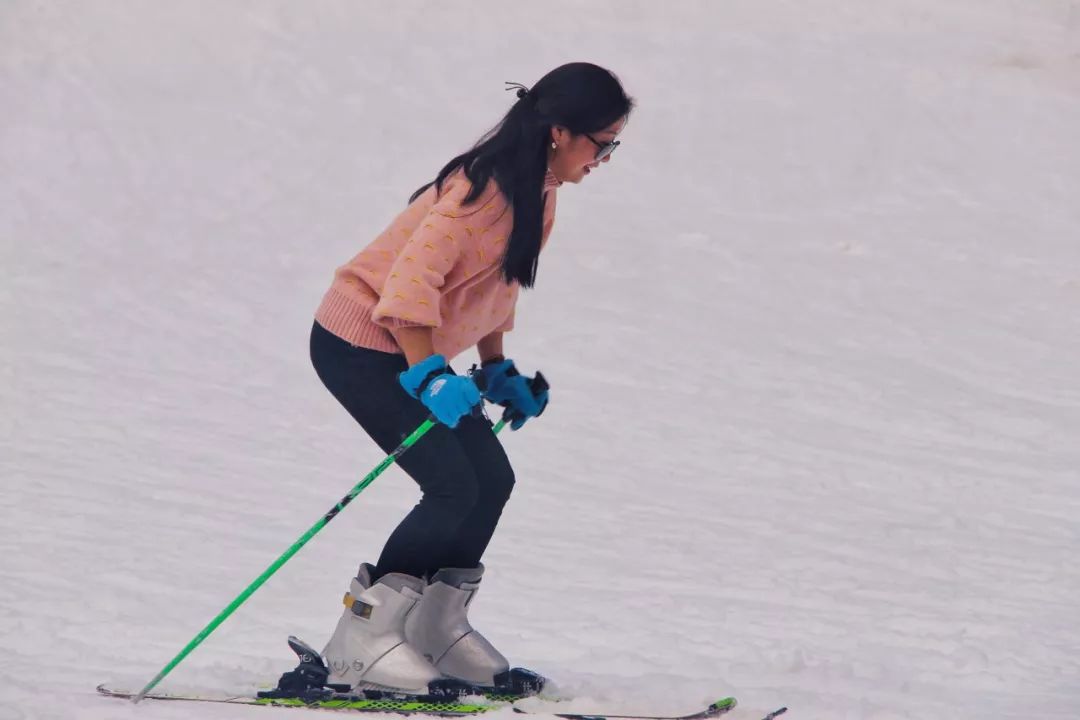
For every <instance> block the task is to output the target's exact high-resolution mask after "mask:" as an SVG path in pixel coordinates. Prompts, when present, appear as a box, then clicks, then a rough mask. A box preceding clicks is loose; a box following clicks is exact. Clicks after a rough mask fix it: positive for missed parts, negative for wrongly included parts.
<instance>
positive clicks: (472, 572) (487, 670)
mask: <svg viewBox="0 0 1080 720" xmlns="http://www.w3.org/2000/svg"><path fill="white" fill-rule="evenodd" d="M483 576H484V566H483V565H480V566H479V567H476V568H471V569H460V568H444V569H442V570H439V571H438V572H437V573H435V575H434V577H432V578H431V583H430V584H429V585H428V586H427V587H426V588H424V593H423V597H422V598H421V600H420V602H419V603H418V604H417V606H416V609H415V610H414V611H413V612H411V613H410V614H409V616H408V618H406V620H405V638H406V640H407V641H408V643H409V645H411V646H412V647H414V648H416V649H417V650H418V651H419V652H421V653H423V655H424V657H426V658H427V659H428V661H429V662H431V664H432V665H434V666H435V668H436V669H438V670H439V672H441V673H443V674H444V675H447V676H449V677H452V678H457V679H459V680H464V681H466V682H469V683H472V684H475V685H479V686H481V687H484V688H491V687H494V686H496V684H499V685H502V684H503V683H504V682H505V681H506V676H505V675H503V678H500V679H499V681H498V682H497V680H496V676H498V675H500V674H505V673H506V672H507V671H508V670H509V669H510V664H509V663H508V662H507V661H506V658H505V657H503V655H502V653H500V652H499V651H498V650H496V649H495V647H494V646H493V645H492V644H491V643H490V642H488V640H487V638H485V637H484V636H483V635H481V634H480V633H479V632H477V631H476V630H474V629H473V627H472V625H470V624H469V618H468V611H469V605H471V604H472V601H473V598H474V597H475V596H476V592H477V589H478V588H479V587H480V579H481V578H482V577H483Z"/></svg>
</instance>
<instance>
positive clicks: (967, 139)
mask: <svg viewBox="0 0 1080 720" xmlns="http://www.w3.org/2000/svg"><path fill="white" fill-rule="evenodd" d="M580 59H587V60H591V61H594V62H598V63H601V64H604V65H606V66H608V67H611V68H612V69H613V70H614V71H615V72H616V73H618V74H619V76H620V77H621V78H622V80H623V81H624V83H625V84H626V86H627V88H628V90H629V92H630V93H631V94H632V95H634V96H635V97H636V98H637V99H638V100H639V103H640V110H639V111H638V112H637V114H636V115H635V116H634V117H633V119H632V121H631V123H630V125H629V127H628V128H627V130H626V132H625V134H624V145H623V147H621V148H620V150H619V151H618V153H617V154H616V155H615V157H614V159H613V160H612V162H611V163H609V164H607V165H604V166H603V167H602V168H601V170H600V172H598V173H596V174H594V175H593V176H591V177H589V178H588V179H587V180H586V181H585V182H584V183H583V184H582V185H581V186H564V188H562V189H561V190H560V197H559V216H558V219H557V222H556V228H555V231H554V234H553V236H552V242H551V244H550V246H549V250H548V251H547V252H546V254H545V256H544V258H543V260H542V264H541V273H540V279H539V284H538V288H537V289H536V291H535V292H532V293H528V294H526V295H525V296H524V298H523V300H522V304H521V306H520V308H519V321H518V329H517V330H516V331H515V332H514V333H513V335H512V336H511V337H510V338H509V342H508V344H509V350H510V351H511V352H512V354H513V355H514V356H515V357H516V358H518V360H519V363H520V365H521V366H522V367H523V368H526V369H530V370H531V369H534V368H542V369H543V370H544V373H545V375H547V376H548V377H549V379H550V380H551V382H552V385H553V387H554V390H553V400H552V405H551V408H550V409H549V411H548V412H547V413H545V415H544V417H543V418H542V419H540V420H539V421H537V422H535V423H531V424H530V425H529V426H528V427H527V429H526V431H522V432H520V433H514V434H512V435H511V434H509V433H508V434H507V437H506V438H505V443H506V445H507V447H508V451H509V452H510V454H511V457H512V459H513V460H514V462H515V466H516V468H517V473H518V484H517V489H516V493H515V497H514V498H513V499H512V500H511V505H510V506H509V507H508V509H507V512H506V513H505V514H504V520H503V524H502V526H501V528H500V531H499V533H498V534H497V535H496V538H495V540H494V542H493V544H492V546H491V549H490V551H489V554H488V556H487V558H486V561H487V563H488V566H489V575H488V578H487V579H486V580H485V588H484V592H483V594H482V596H481V597H480V599H479V600H478V602H477V604H476V606H475V611H474V620H475V622H476V624H477V625H478V626H479V627H481V628H482V629H483V630H484V631H485V633H486V634H487V635H488V636H489V637H491V638H492V640H493V641H494V642H495V643H496V645H497V646H499V647H500V648H502V649H504V650H505V651H506V652H507V654H508V655H510V656H511V658H512V659H513V660H514V661H515V662H517V663H519V664H524V665H528V666H531V667H534V668H536V669H538V670H540V671H542V672H545V673H547V674H549V675H551V676H553V677H555V678H557V679H558V680H559V681H560V684H561V686H562V687H563V689H564V690H565V691H566V692H567V694H570V695H573V696H575V697H576V699H575V700H574V701H573V702H572V703H570V704H569V705H568V706H567V707H570V708H573V709H580V710H583V711H585V710H589V709H593V708H598V707H616V708H622V709H625V710H642V711H664V710H690V709H694V706H695V705H696V704H697V703H698V702H699V701H702V702H704V701H707V700H711V699H713V698H714V697H716V696H719V695H723V694H734V695H737V696H738V697H739V698H740V700H741V703H742V707H741V708H740V709H739V711H738V713H737V714H736V715H735V717H737V718H746V719H752V718H755V717H757V716H758V715H760V714H761V713H762V712H764V711H767V710H769V709H772V708H774V707H776V706H778V705H782V704H786V705H789V706H790V707H791V708H792V710H791V713H790V715H789V717H791V718H792V719H793V720H796V719H798V720H826V719H828V720H898V719H900V718H919V719H920V720H923V719H937V718H941V719H943V720H944V719H946V718H948V719H950V720H953V719H958V718H979V720H987V719H991V718H993V719H1001V720H1006V719H1012V718H1015V719H1020V718H1024V719H1025V720H1027V719H1028V718H1040V720H1058V719H1064V718H1073V717H1075V716H1076V714H1077V711H1076V709H1075V708H1076V707H1077V706H1078V705H1080V612H1078V609H1077V597H1078V596H1080V571H1078V569H1077V564H1076V557H1077V553H1078V551H1080V528H1078V525H1080V521H1078V518H1080V477H1078V475H1080V474H1078V471H1077V468H1078V467H1080V361H1078V360H1077V358H1078V356H1080V203H1078V202H1077V199H1078V198H1080V142H1078V138H1080V135H1078V134H1077V128H1080V2H1076V1H1075V0H1023V1H1021V0H948V1H943V0H936V1H931V0H908V1H901V0H873V1H872V2H863V3H854V2H841V1H840V0H800V1H799V2H794V1H785V0H774V1H770V2H760V1H754V0H728V1H725V2H681V3H678V4H674V5H671V6H662V5H661V4H660V3H645V2H604V3H600V2H594V3H574V2H552V3H544V4H543V5H542V6H540V5H536V6H530V9H528V10H526V9H525V5H524V4H523V3H515V4H510V3H497V2H484V3H473V4H469V5H464V4H452V3H433V2H424V3H420V2H408V3H361V2H345V1H344V0H342V1H340V2H329V1H328V0H316V1H314V2H306V3H284V2H255V1H254V0H234V1H231V2H227V3H219V2H210V1H209V0H197V1H194V2H184V3H164V2H159V3H140V2H134V1H120V0H103V1H102V2H97V3H79V2H73V1H70V0H69V1H68V2H53V3H43V2H31V1H30V0H8V1H7V2H5V3H3V6H2V7H0V106H2V107H3V108H4V110H3V113H2V114H0V249H2V253H3V255H2V262H3V265H4V267H5V273H4V280H3V284H2V285H0V317H2V321H0V377H2V378H3V382H2V384H0V401H2V403H3V416H2V417H3V426H2V430H3V432H2V433H0V477H2V487H0V507H2V511H3V516H2V522H0V528H2V529H0V647H2V648H3V652H0V720H8V719H10V718H39V717H40V718H95V719H96V718H111V719H121V720H123V719H126V718H135V717H140V718H153V719H158V720H167V719H171V718H182V717H191V716H193V715H197V716H199V717H208V718H241V717H248V716H250V717H256V716H259V717H264V718H271V717H273V716H275V714H276V715H278V716H280V715H281V713H284V712H289V711H285V710H265V709H243V708H228V707H224V708H221V707H200V708H198V709H197V712H195V711H193V710H192V709H191V708H184V707H178V706H175V705H160V704H159V705H151V704H143V705H140V706H138V707H132V706H130V705H125V704H122V703H117V702H115V701H113V702H110V701H108V700H106V699H102V698H98V697H96V696H94V695H93V687H94V685H95V684H97V683H98V682H102V681H110V682H113V683H115V684H118V685H125V686H129V687H138V686H141V684H142V683H145V682H146V681H147V680H149V679H150V678H151V677H152V676H153V675H154V674H155V673H156V672H157V671H158V670H159V669H160V668H161V667H162V666H163V665H164V664H165V662H167V661H168V660H169V658H171V657H172V656H173V655H174V654H175V653H176V652H177V651H178V650H179V649H180V648H181V647H182V646H183V645H184V644H185V643H186V642H187V641H188V640H189V639H190V638H191V637H192V636H193V635H194V634H195V633H196V632H197V631H198V630H199V629H201V628H202V627H203V625H205V623H206V622H207V621H209V620H210V619H211V618H212V617H213V616H214V615H215V614H216V613H217V612H218V611H219V610H220V609H221V608H223V607H224V606H225V605H226V604H227V603H228V602H229V601H230V600H231V599H232V598H233V597H234V596H235V595H236V594H237V593H239V592H240V590H242V589H243V588H244V587H245V586H246V585H247V583H248V582H249V581H250V580H251V579H253V578H254V577H255V576H256V575H257V574H258V573H259V572H260V571H261V570H262V569H263V568H265V567H266V565H268V564H269V563H270V561H271V560H273V559H274V558H275V557H276V556H277V555H278V554H279V553H280V552H281V551H283V550H284V549H285V548H286V547H287V546H288V545H289V544H290V543H291V542H292V541H293V540H294V539H295V538H296V537H298V536H299V535H300V534H301V533H302V532H303V531H304V530H305V529H306V528H307V527H308V526H309V525H310V524H311V523H312V522H314V521H315V520H316V519H317V518H318V517H319V516H320V515H321V514H322V513H323V512H325V511H326V510H327V509H328V508H329V507H330V506H331V505H332V504H333V503H334V502H335V501H336V499H337V498H338V497H340V496H341V495H342V494H343V493H344V492H345V491H346V490H347V489H348V488H349V487H350V486H351V485H352V484H353V483H354V482H356V481H357V480H358V479H359V478H360V477H361V476H363V475H364V474H365V473H366V472H367V471H368V470H369V469H370V468H371V467H372V466H374V465H375V464H376V463H377V462H378V461H379V460H380V456H379V454H378V453H377V451H376V449H375V447H374V445H373V444H372V443H370V442H369V441H368V440H367V439H366V437H364V436H363V435H362V433H361V432H360V431H359V429H358V428H356V427H354V426H353V425H352V423H351V420H349V418H348V417H347V416H346V414H345V413H344V412H343V411H342V410H341V409H340V408H339V407H338V406H337V405H336V403H335V402H334V400H333V399H332V398H331V397H330V396H329V395H328V394H327V393H326V391H325V390H324V389H323V388H322V386H321V385H320V384H319V383H318V380H317V378H316V377H315V375H314V373H313V371H312V370H311V368H310V366H309V364H308V360H307V356H306V353H307V349H306V344H307V333H308V330H309V327H310V323H311V314H312V312H313V311H314V308H315V307H316V305H317V304H318V301H319V299H320V297H321V295H322V293H323V291H324V289H325V287H326V286H327V284H328V283H329V281H330V278H331V274H332V271H333V269H334V267H335V266H336V265H338V264H339V263H341V262H342V261H344V260H345V259H347V258H348V257H350V256H351V255H352V254H353V253H354V252H355V251H356V250H357V249H358V248H359V247H361V246H362V245H363V244H364V243H366V242H367V241H368V240H369V239H370V238H371V237H373V235H374V234H375V233H377V232H378V231H379V230H380V229H381V228H382V227H383V226H384V225H385V223H386V222H388V221H389V219H390V218H392V217H393V215H394V214H395V213H396V212H397V211H398V210H399V209H400V208H401V207H402V206H403V204H404V202H405V200H406V198H407V196H408V195H409V194H410V193H411V192H412V191H413V190H414V189H415V188H416V187H418V186H419V185H421V184H422V183H424V182H426V181H427V180H429V179H430V178H431V177H433V175H434V173H435V172H436V170H437V169H438V168H439V167H440V166H441V165H442V164H443V163H444V162H445V161H446V160H447V159H449V158H450V157H451V156H452V155H454V154H456V153H458V152H460V151H461V150H462V149H464V148H465V147H467V146H468V145H470V144H471V143H472V142H473V141H474V140H475V139H476V138H477V137H478V136H479V135H480V134H481V133H482V132H483V131H484V130H486V129H487V128H488V127H490V126H491V124H493V123H494V122H495V121H496V120H497V119H498V117H499V116H500V115H501V113H502V112H503V111H504V110H505V109H506V107H507V106H508V104H509V103H510V102H511V101H512V98H511V96H510V95H509V94H508V93H505V92H503V90H502V88H503V82H504V81H516V82H524V83H527V84H529V83H533V82H535V81H536V80H537V79H538V78H539V77H540V76H541V75H542V74H543V73H544V72H546V71H547V70H550V69H551V68H553V67H555V66H556V65H558V64H561V63H563V62H567V61H571V60H580ZM472 357H473V356H471V355H469V356H467V357H463V358H461V359H460V360H459V361H458V363H457V364H458V366H459V367H461V366H463V365H465V364H467V363H468V362H469V361H471V359H472ZM416 497H417V493H416V491H415V489H414V486H413V485H412V483H411V481H409V480H408V478H406V477H405V476H404V475H402V474H401V473H400V471H398V470H397V469H392V470H391V471H389V472H388V473H387V474H386V475H385V476H383V477H381V478H380V479H379V480H378V481H377V482H376V483H375V484H374V485H373V486H372V487H371V488H369V489H368V490H367V491H366V492H365V493H364V494H363V495H362V496H361V497H360V498H359V499H358V500H357V501H356V502H355V503H354V504H353V505H352V506H350V507H349V509H348V510H347V511H346V512H345V513H343V514H342V515H341V516H340V517H338V518H337V519H336V520H335V521H334V522H333V523H331V525H330V526H328V527H327V529H326V530H324V531H323V532H322V533H321V534H320V535H319V536H317V537H316V538H315V540H313V541H312V542H311V543H310V544H309V545H308V547H306V548H305V549H304V550H303V551H302V552H301V553H300V554H299V555H297V556H296V557H295V558H294V559H293V560H292V562H290V563H289V564H288V565H286V566H285V568H284V569H283V570H282V571H281V572H279V573H278V574H277V575H276V576H275V577H274V578H272V579H271V580H270V581H269V582H268V583H267V585H266V586H265V587H264V588H263V589H262V590H260V591H259V592H258V593H257V594H256V595H255V596H254V597H253V598H252V599H251V600H250V601H249V602H248V603H247V604H246V605H245V606H244V607H243V608H241V610H240V611H239V612H237V613H236V614H235V615H234V616H233V617H232V618H231V619H230V620H228V621H227V622H226V623H225V624H224V625H223V626H222V627H221V628H220V629H219V630H218V631H217V632H216V633H215V634H213V635H212V636H211V637H210V638H209V639H208V640H207V641H206V642H205V643H204V644H203V645H202V646H201V647H200V648H199V649H198V650H196V651H195V653H193V654H192V655H191V657H190V658H188V659H187V660H186V661H185V662H184V663H183V664H182V665H181V666H180V667H179V668H178V669H177V670H175V671H174V672H173V673H172V675H170V676H169V678H168V679H166V681H165V682H164V683H163V684H162V686H161V687H162V688H163V689H166V690H168V689H172V690H178V689H204V690H212V689H218V690H240V689H244V688H254V687H255V686H258V685H260V684H264V683H267V682H273V681H274V680H275V679H276V677H277V675H278V674H279V673H280V672H282V671H283V670H285V669H287V668H289V667H290V666H291V658H290V657H289V651H288V649H287V647H286V646H285V642H284V640H285V637H286V636H287V635H288V634H290V633H295V634H298V635H300V636H301V637H304V638H306V639H308V640H309V641H310V642H312V643H313V644H315V645H316V646H319V647H321V644H322V643H323V642H324V641H325V639H326V637H327V636H328V634H329V632H330V630H331V629H332V627H333V623H334V622H335V621H336V618H337V615H338V613H339V611H340V598H341V593H342V592H343V591H344V589H345V587H346V584H347V581H348V578H349V576H350V575H351V574H352V573H353V572H354V571H355V568H356V564H357V563H358V562H360V561H363V560H368V559H371V558H373V557H375V555H376V553H377V552H378V550H379V548H380V544H381V542H382V540H383V538H384V537H385V536H386V535H387V533H388V532H389V530H390V529H391V528H392V527H393V526H394V525H395V524H396V522H397V520H398V519H399V518H400V517H401V515H402V514H403V513H404V512H405V510H406V509H407V508H408V507H409V506H410V505H411V503H413V502H414V501H415V499H416ZM45 685H48V686H49V687H50V691H49V695H48V698H47V699H42V698H41V697H40V692H41V689H42V687H43V686H45ZM288 717H290V718H295V717H296V711H292V714H290V715H288Z"/></svg>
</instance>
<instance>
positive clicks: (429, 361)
mask: <svg viewBox="0 0 1080 720" xmlns="http://www.w3.org/2000/svg"><path fill="white" fill-rule="evenodd" d="M445 372H446V358H445V357H443V356H442V355H439V354H435V355H430V356H428V357H426V358H424V359H423V360H421V361H420V362H418V363H416V364H415V365H413V366H412V367H411V368H409V369H408V370H406V371H405V372H403V373H401V374H399V375H398V383H400V384H401V387H403V388H404V389H405V392H407V393H409V394H410V395H412V396H413V397H414V398H417V399H419V398H420V396H421V395H422V394H423V392H424V390H426V389H427V386H428V385H430V384H431V381H432V380H434V379H435V378H437V377H439V376H440V375H442V374H443V373H445Z"/></svg>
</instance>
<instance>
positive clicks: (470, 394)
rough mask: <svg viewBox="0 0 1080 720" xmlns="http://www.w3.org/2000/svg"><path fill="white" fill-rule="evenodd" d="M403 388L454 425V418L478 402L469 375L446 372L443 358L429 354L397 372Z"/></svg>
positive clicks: (478, 398)
mask: <svg viewBox="0 0 1080 720" xmlns="http://www.w3.org/2000/svg"><path fill="white" fill-rule="evenodd" d="M398 382H399V383H400V384H401V387H403V388H405V392H407V393H409V394H410V395H412V396H413V397H414V398H416V399H418V400H419V401H420V402H422V403H424V406H425V407H426V408H427V409H428V410H430V411H431V414H432V415H434V416H435V419H436V420H438V421H439V422H441V423H443V424H444V425H446V426H448V427H451V428H455V427H457V424H458V421H460V420H461V418H462V417H463V416H465V415H468V414H469V413H471V412H472V410H473V408H475V407H476V406H477V405H479V404H480V391H479V390H478V389H477V388H476V383H474V382H473V381H472V378H469V377H462V376H459V375H454V374H453V373H451V372H448V369H447V366H446V358H445V357H443V356H442V355H431V356H429V357H427V358H425V359H423V360H421V361H420V362H418V363H416V364H415V365H413V366H412V367H411V368H409V369H408V370H406V371H405V372H403V373H400V374H399V375H398Z"/></svg>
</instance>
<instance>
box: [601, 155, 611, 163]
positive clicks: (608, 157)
mask: <svg viewBox="0 0 1080 720" xmlns="http://www.w3.org/2000/svg"><path fill="white" fill-rule="evenodd" d="M600 162H611V156H610V155H608V156H607V157H606V158H604V159H603V160H601V161H600Z"/></svg>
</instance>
